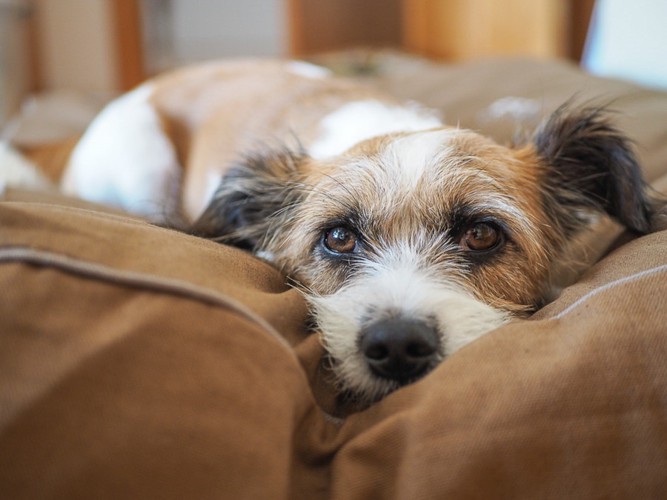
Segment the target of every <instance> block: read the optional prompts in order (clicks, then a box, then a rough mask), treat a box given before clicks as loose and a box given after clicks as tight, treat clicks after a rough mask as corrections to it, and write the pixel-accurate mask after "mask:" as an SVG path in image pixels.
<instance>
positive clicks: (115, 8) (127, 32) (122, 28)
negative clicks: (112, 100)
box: [108, 0, 147, 91]
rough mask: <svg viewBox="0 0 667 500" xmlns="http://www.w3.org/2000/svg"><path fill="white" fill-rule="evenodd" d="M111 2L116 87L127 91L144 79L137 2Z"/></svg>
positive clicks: (112, 0)
mask: <svg viewBox="0 0 667 500" xmlns="http://www.w3.org/2000/svg"><path fill="white" fill-rule="evenodd" d="M108 1H110V2H111V9H112V22H113V30H114V38H115V40H114V46H115V53H116V68H117V74H118V77H117V86H118V89H119V90H121V91H127V90H130V89H131V88H133V87H135V86H136V85H138V84H139V83H141V82H142V81H144V80H145V79H146V76H147V75H146V65H145V61H144V46H143V38H142V28H141V8H140V6H139V0H108Z"/></svg>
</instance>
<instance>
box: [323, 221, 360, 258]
mask: <svg viewBox="0 0 667 500" xmlns="http://www.w3.org/2000/svg"><path fill="white" fill-rule="evenodd" d="M322 242H323V244H324V246H325V247H326V249H327V250H329V251H330V252H333V253H336V254H345V253H352V252H354V251H355V250H356V248H357V235H356V234H354V231H352V230H350V229H348V228H346V227H344V226H337V227H334V228H331V229H328V230H327V231H325V232H324V237H323V240H322Z"/></svg>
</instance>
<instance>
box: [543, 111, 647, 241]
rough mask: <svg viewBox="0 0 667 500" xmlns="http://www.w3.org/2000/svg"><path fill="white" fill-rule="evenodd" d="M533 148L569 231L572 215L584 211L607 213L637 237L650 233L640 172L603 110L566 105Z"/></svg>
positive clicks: (629, 148)
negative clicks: (545, 170) (545, 167)
mask: <svg viewBox="0 0 667 500" xmlns="http://www.w3.org/2000/svg"><path fill="white" fill-rule="evenodd" d="M534 143H535V147H536V150H537V153H538V155H539V157H540V159H541V160H542V162H543V163H544V164H545V165H546V166H547V169H548V171H547V178H546V181H547V184H548V186H547V191H548V194H549V196H550V198H551V199H552V200H553V201H555V203H556V204H557V205H558V209H559V211H560V213H561V214H562V215H563V216H564V217H563V218H564V219H565V220H564V221H563V222H564V227H565V229H570V230H572V229H574V228H575V227H576V226H577V220H576V217H573V215H572V214H577V213H579V212H580V211H581V209H582V208H583V209H593V210H599V211H603V212H606V213H607V214H609V215H611V216H612V217H614V218H616V219H617V220H618V221H619V222H621V223H622V224H624V225H625V226H626V227H627V228H628V229H631V230H632V231H635V232H637V233H641V234H643V233H646V232H648V231H649V228H650V216H651V208H650V207H651V203H650V200H649V198H648V195H647V190H646V183H645V181H644V178H643V176H642V172H641V168H640V166H639V164H638V162H637V159H636V157H635V154H634V152H633V149H632V146H631V143H630V141H629V140H628V138H627V137H625V136H624V135H623V134H622V133H621V132H620V131H619V130H617V129H616V128H615V127H614V126H613V125H612V124H611V122H610V120H609V117H608V113H607V112H606V111H605V109H604V108H594V107H585V108H581V109H571V105H569V104H566V105H564V106H562V107H561V108H559V109H558V110H556V111H555V112H554V113H553V114H552V115H551V116H550V117H549V118H548V119H547V120H546V121H545V122H544V123H543V124H542V125H541V126H540V128H539V129H538V130H537V132H536V134H535V137H534ZM568 222H569V223H568Z"/></svg>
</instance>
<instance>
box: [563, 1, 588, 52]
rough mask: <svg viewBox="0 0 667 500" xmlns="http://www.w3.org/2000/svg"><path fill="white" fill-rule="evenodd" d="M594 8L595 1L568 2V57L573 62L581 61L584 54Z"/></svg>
mask: <svg viewBox="0 0 667 500" xmlns="http://www.w3.org/2000/svg"><path fill="white" fill-rule="evenodd" d="M594 7H595V0H570V19H569V21H570V47H569V49H570V51H569V54H568V55H569V57H570V58H572V59H574V60H575V61H581V58H582V56H583V54H584V48H585V46H586V38H587V36H588V29H589V27H590V24H591V19H592V18H593V8H594Z"/></svg>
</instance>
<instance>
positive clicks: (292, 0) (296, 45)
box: [285, 0, 305, 57]
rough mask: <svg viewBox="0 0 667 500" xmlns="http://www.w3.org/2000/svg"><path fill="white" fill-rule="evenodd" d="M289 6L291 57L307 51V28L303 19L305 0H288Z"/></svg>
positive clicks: (288, 27)
mask: <svg viewBox="0 0 667 500" xmlns="http://www.w3.org/2000/svg"><path fill="white" fill-rule="evenodd" d="M285 6H286V8H287V33H288V34H289V40H288V49H287V50H288V53H289V54H288V55H289V56H290V57H299V56H302V55H304V52H305V39H304V37H305V28H304V19H303V1H302V0H286V5H285Z"/></svg>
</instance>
